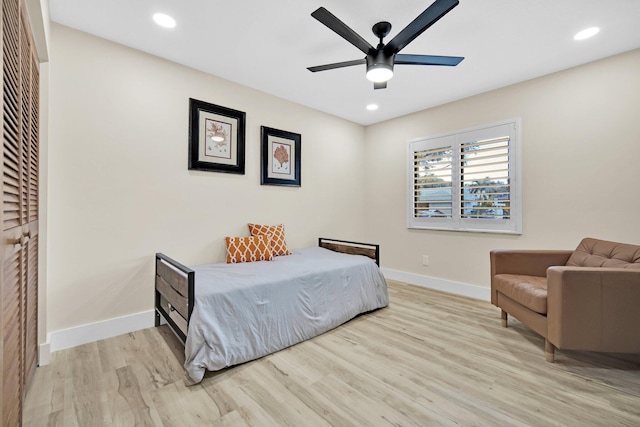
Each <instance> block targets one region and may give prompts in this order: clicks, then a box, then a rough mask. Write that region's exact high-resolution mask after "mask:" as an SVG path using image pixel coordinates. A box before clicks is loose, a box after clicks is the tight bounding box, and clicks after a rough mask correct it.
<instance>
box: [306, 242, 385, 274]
mask: <svg viewBox="0 0 640 427" xmlns="http://www.w3.org/2000/svg"><path fill="white" fill-rule="evenodd" d="M318 246H320V247H321V248H326V249H330V250H332V251H336V252H342V253H345V254H350V255H364V256H366V257H369V258H371V259H372V260H374V261H375V262H376V264H377V265H378V267H380V245H374V244H371V243H361V242H349V241H347V240H336V239H328V238H326V237H320V238H319V239H318Z"/></svg>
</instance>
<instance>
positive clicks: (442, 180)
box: [407, 120, 522, 234]
mask: <svg viewBox="0 0 640 427" xmlns="http://www.w3.org/2000/svg"><path fill="white" fill-rule="evenodd" d="M518 132H519V121H517V120H516V121H510V122H503V123H498V124H493V125H486V126H482V127H478V128H474V129H467V130H463V131H458V132H455V133H453V134H447V135H440V136H436V137H430V138H421V139H417V140H413V141H410V142H409V146H408V165H407V166H408V170H409V174H408V177H407V178H408V179H407V188H408V194H407V226H408V227H409V228H428V229H444V230H457V231H484V232H495V233H515V234H519V233H521V230H522V225H521V224H522V220H521V216H522V213H521V194H520V193H521V190H520V188H521V186H520V170H519V162H520V158H519V142H518V139H519V134H518Z"/></svg>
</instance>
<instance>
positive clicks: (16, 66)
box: [0, 0, 39, 427]
mask: <svg viewBox="0 0 640 427" xmlns="http://www.w3.org/2000/svg"><path fill="white" fill-rule="evenodd" d="M1 22H2V29H1V33H2V39H1V40H2V97H3V105H2V109H1V111H2V142H3V148H2V161H1V162H0V168H1V169H2V172H1V174H2V192H1V193H0V197H1V200H0V202H1V203H0V204H1V205H2V211H1V212H0V222H1V223H2V237H3V238H2V249H1V250H0V254H2V259H1V260H0V278H1V279H2V285H1V286H0V308H1V309H2V312H1V313H0V329H1V330H2V334H3V335H2V339H1V340H0V381H1V384H2V385H1V386H0V388H1V391H2V397H1V402H0V423H1V426H19V425H20V424H21V419H22V402H23V399H24V394H25V390H26V389H27V387H28V384H29V382H30V379H31V377H32V375H33V373H34V370H35V367H36V363H37V348H38V347H37V346H38V330H37V325H38V304H37V302H38V240H39V238H38V237H39V236H38V177H39V176H38V174H39V163H38V161H39V159H38V157H39V133H38V132H39V130H38V126H39V110H38V109H39V84H38V83H39V62H38V57H37V54H36V52H35V48H34V47H33V37H32V35H31V33H30V26H29V22H28V15H27V12H26V9H25V6H24V3H23V0H3V2H2V19H1ZM1 426H0V427H1Z"/></svg>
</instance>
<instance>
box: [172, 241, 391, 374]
mask: <svg viewBox="0 0 640 427" xmlns="http://www.w3.org/2000/svg"><path fill="white" fill-rule="evenodd" d="M193 270H195V272H196V273H195V277H196V283H195V295H196V298H195V305H194V309H193V314H192V316H191V320H190V322H189V331H188V334H187V341H186V345H185V357H186V359H185V368H186V371H187V383H191V384H195V383H199V382H200V381H202V378H203V376H204V373H205V370H207V369H208V370H210V371H215V370H219V369H222V368H225V367H227V366H232V365H236V364H239V363H243V362H247V361H249V360H253V359H257V358H259V357H262V356H265V355H267V354H270V353H273V352H276V351H278V350H282V349H283V348H286V347H289V346H291V345H293V344H297V343H299V342H301V341H304V340H307V339H309V338H312V337H315V336H317V335H319V334H322V333H324V332H326V331H328V330H330V329H333V328H335V327H336V326H339V325H341V324H343V323H345V322H346V321H348V320H350V319H352V318H354V317H355V316H357V315H358V314H360V313H364V312H367V311H371V310H374V309H377V308H380V307H385V306H387V305H388V304H389V297H388V294H387V284H386V282H385V279H384V277H383V275H382V273H381V272H380V269H379V268H378V266H377V265H376V264H375V263H374V262H373V261H372V260H371V259H369V258H367V257H363V256H359V255H345V254H341V253H337V252H333V251H330V250H328V249H324V248H320V247H311V248H306V249H300V250H295V251H293V255H288V256H280V257H276V258H275V259H274V260H273V261H261V262H251V263H242V264H206V265H200V266H196V267H193Z"/></svg>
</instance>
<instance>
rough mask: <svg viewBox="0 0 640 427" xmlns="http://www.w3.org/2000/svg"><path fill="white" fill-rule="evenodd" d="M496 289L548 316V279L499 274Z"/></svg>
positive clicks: (495, 281) (495, 284)
mask: <svg viewBox="0 0 640 427" xmlns="http://www.w3.org/2000/svg"><path fill="white" fill-rule="evenodd" d="M494 287H495V289H496V290H497V291H498V292H500V293H501V294H504V295H505V296H507V297H509V298H511V299H512V300H514V301H516V302H517V303H520V304H522V305H523V306H525V307H527V308H528V309H530V310H533V311H535V312H536V313H540V314H547V278H546V277H538V276H524V275H521V274H497V275H496V276H495V277H494Z"/></svg>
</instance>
